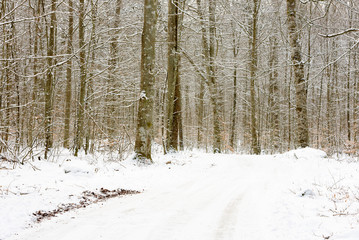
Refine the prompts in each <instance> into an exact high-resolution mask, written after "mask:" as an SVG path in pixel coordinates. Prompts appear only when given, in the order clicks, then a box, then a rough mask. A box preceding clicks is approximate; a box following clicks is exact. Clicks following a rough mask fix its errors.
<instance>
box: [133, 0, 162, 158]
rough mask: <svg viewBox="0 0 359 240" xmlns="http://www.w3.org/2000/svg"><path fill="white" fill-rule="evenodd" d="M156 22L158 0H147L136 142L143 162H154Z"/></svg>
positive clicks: (136, 147) (136, 151)
mask: <svg viewBox="0 0 359 240" xmlns="http://www.w3.org/2000/svg"><path fill="white" fill-rule="evenodd" d="M156 22H157V0H145V1H144V22H143V31H142V44H141V86H140V90H141V96H140V101H139V106H138V115H137V129H136V142H135V153H136V156H135V159H137V161H138V162H141V163H152V158H151V145H152V137H153V103H154V83H155V43H156Z"/></svg>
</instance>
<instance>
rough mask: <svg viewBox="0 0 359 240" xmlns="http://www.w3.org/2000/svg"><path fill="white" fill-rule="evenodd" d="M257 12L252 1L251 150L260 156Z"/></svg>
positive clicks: (254, 2) (257, 0)
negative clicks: (257, 92)
mask: <svg viewBox="0 0 359 240" xmlns="http://www.w3.org/2000/svg"><path fill="white" fill-rule="evenodd" d="M258 12H259V0H253V15H252V17H253V18H252V28H251V38H250V45H251V46H250V47H251V61H250V104H251V137H252V141H251V150H252V153H254V154H260V152H261V149H260V146H259V140H258V132H259V131H258V123H257V117H256V104H257V103H256V92H255V83H256V82H257V81H258V79H257V69H258V50H257V48H258V46H257V38H258Z"/></svg>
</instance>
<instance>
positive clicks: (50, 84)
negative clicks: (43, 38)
mask: <svg viewBox="0 0 359 240" xmlns="http://www.w3.org/2000/svg"><path fill="white" fill-rule="evenodd" d="M50 16H51V20H50V26H49V28H50V30H49V32H48V34H49V36H48V46H47V67H48V70H47V78H46V84H45V159H46V158H47V157H48V151H49V150H50V148H52V145H53V132H52V130H53V127H52V117H53V116H52V115H53V114H52V113H53V91H54V76H55V68H54V66H53V65H54V62H55V61H54V56H55V50H56V46H55V44H56V35H55V34H56V0H52V1H51V14H50Z"/></svg>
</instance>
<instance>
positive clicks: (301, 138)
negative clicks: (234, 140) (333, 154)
mask: <svg viewBox="0 0 359 240" xmlns="http://www.w3.org/2000/svg"><path fill="white" fill-rule="evenodd" d="M296 21H297V19H296V0H287V26H288V34H289V43H290V46H291V48H292V56H291V59H292V64H293V71H294V81H295V92H296V94H295V99H296V113H297V127H296V135H297V145H298V146H300V147H307V146H308V145H309V134H308V116H307V89H306V84H305V78H304V63H303V61H302V54H301V44H300V39H299V29H298V27H297V22H296Z"/></svg>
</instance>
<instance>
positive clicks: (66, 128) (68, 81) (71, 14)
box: [64, 0, 74, 148]
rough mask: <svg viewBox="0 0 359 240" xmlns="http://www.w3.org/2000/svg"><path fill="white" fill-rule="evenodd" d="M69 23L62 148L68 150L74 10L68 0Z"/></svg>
mask: <svg viewBox="0 0 359 240" xmlns="http://www.w3.org/2000/svg"><path fill="white" fill-rule="evenodd" d="M68 9H69V22H68V30H67V35H68V38H67V46H66V54H67V55H68V58H69V60H68V61H67V64H66V91H65V126H64V148H69V138H70V120H71V101H72V56H71V54H72V52H73V46H72V41H73V32H74V26H73V25H74V10H73V1H72V0H69V8H68Z"/></svg>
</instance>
